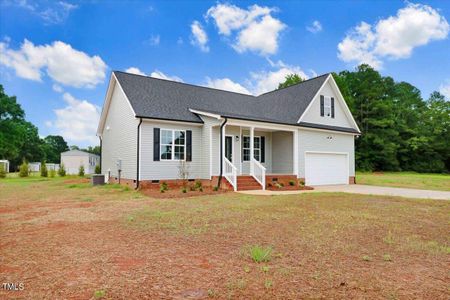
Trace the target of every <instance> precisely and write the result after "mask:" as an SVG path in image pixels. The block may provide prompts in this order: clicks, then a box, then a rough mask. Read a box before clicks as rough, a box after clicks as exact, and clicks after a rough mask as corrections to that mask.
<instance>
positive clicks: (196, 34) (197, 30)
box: [191, 21, 209, 52]
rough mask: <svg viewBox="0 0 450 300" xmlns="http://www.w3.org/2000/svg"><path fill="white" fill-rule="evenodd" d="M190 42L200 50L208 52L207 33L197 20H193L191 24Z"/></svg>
mask: <svg viewBox="0 0 450 300" xmlns="http://www.w3.org/2000/svg"><path fill="white" fill-rule="evenodd" d="M191 32H192V37H191V44H192V45H194V46H197V47H199V48H200V50H202V51H203V52H209V47H208V45H207V44H208V35H207V34H206V32H205V30H204V29H203V27H202V25H201V24H200V22H199V21H194V22H192V24H191Z"/></svg>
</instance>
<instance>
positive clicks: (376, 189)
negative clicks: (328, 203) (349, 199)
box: [314, 184, 450, 200]
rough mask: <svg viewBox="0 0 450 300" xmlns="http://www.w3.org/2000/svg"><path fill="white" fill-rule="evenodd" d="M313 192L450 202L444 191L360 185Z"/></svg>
mask: <svg viewBox="0 0 450 300" xmlns="http://www.w3.org/2000/svg"><path fill="white" fill-rule="evenodd" d="M314 190H315V191H318V192H343V193H352V194H366V195H383V196H400V197H407V198H420V199H437V200H450V192H445V191H429V190H417V189H405V188H396V187H387V186H374V185H362V184H350V185H322V186H315V187H314Z"/></svg>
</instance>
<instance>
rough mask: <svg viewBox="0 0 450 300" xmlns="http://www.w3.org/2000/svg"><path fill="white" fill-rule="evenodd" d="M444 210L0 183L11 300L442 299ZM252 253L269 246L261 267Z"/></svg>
mask: <svg viewBox="0 0 450 300" xmlns="http://www.w3.org/2000/svg"><path fill="white" fill-rule="evenodd" d="M449 215H450V203H449V202H446V201H433V200H409V199H408V200H404V199H401V198H395V197H378V196H364V195H349V194H330V193H328V194H325V193H324V194H322V193H317V194H301V195H289V196H272V197H267V196H266V197H262V196H249V195H242V194H236V193H226V194H221V195H216V196H211V195H208V196H203V197H194V198H187V199H154V198H149V197H148V196H146V195H143V194H141V193H139V192H135V191H132V190H129V189H124V188H122V187H117V186H105V187H90V186H89V184H88V183H85V182H82V181H79V180H76V179H71V180H70V181H68V180H61V179H49V180H40V179H39V178H38V179H14V180H13V179H9V180H3V181H0V228H1V234H2V236H1V240H0V254H1V255H0V278H1V280H2V283H5V282H11V283H23V284H24V289H23V290H22V291H6V290H5V289H0V298H2V299H5V298H7V299H9V298H16V299H96V298H105V299H207V298H217V299H223V298H232V299H304V298H327V299H328V298H346V299H348V298H353V299H378V298H382V299H386V298H387V299H413V298H416V299H449V297H450V273H449V265H450V238H449V234H448V233H449V232H450V225H449V224H450V223H449ZM249 245H261V246H271V247H272V249H273V253H272V256H271V259H270V261H269V262H265V263H256V262H253V261H252V259H251V258H250V257H249V254H248V251H247V250H246V249H247V248H248V246H249Z"/></svg>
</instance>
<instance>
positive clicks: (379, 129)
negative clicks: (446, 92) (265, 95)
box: [278, 65, 450, 173]
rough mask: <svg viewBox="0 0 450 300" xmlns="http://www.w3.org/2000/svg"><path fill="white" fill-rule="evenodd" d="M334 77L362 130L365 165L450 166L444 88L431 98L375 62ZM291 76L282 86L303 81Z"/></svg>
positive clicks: (358, 147) (449, 109) (449, 106)
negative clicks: (386, 73) (384, 71)
mask: <svg viewBox="0 0 450 300" xmlns="http://www.w3.org/2000/svg"><path fill="white" fill-rule="evenodd" d="M333 77H334V79H335V81H336V83H337V84H338V86H339V89H340V90H341V92H342V95H343V96H344V98H345V101H346V103H347V105H348V107H349V108H350V111H351V112H352V114H353V117H354V118H355V120H356V123H357V124H358V126H359V128H360V130H361V133H362V135H361V136H360V137H359V138H357V139H356V141H355V157H356V158H355V160H356V169H357V170H360V171H415V172H438V173H441V172H449V171H450V102H449V101H446V100H445V98H444V96H443V95H441V94H440V93H439V92H436V91H435V92H433V93H432V94H431V95H430V97H429V98H428V99H426V100H424V99H423V98H422V95H421V93H420V90H419V89H418V88H416V87H415V86H413V85H411V84H410V83H407V82H403V81H402V82H396V81H395V80H394V79H393V78H392V77H389V76H382V75H381V74H380V73H379V72H378V71H376V70H374V69H373V68H371V67H370V66H369V65H360V66H359V67H357V68H356V69H355V70H354V71H342V72H340V73H333ZM302 81H303V79H302V78H300V76H298V75H297V74H290V75H287V76H286V80H285V81H284V82H283V83H280V84H279V86H278V88H283V87H286V86H289V85H292V84H296V83H299V82H302Z"/></svg>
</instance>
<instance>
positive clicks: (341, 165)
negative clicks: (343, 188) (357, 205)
mask: <svg viewBox="0 0 450 300" xmlns="http://www.w3.org/2000/svg"><path fill="white" fill-rule="evenodd" d="M348 169H349V166H348V159H347V154H338V153H306V155H305V183H306V185H326V184H348V176H349V173H348Z"/></svg>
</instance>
